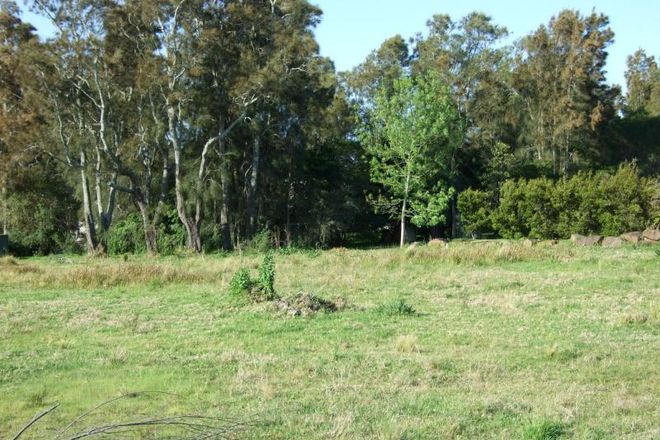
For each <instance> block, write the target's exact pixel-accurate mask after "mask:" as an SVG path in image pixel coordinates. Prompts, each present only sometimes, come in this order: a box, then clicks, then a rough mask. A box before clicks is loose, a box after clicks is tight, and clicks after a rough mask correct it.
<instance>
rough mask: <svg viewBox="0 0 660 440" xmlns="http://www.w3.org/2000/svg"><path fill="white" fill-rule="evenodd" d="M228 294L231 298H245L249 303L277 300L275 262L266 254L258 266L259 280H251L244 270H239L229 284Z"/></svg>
mask: <svg viewBox="0 0 660 440" xmlns="http://www.w3.org/2000/svg"><path fill="white" fill-rule="evenodd" d="M229 293H230V294H231V295H233V296H246V297H248V299H250V301H253V302H262V301H273V300H276V299H278V298H279V296H278V295H277V294H276V293H275V261H274V260H273V253H272V252H268V253H266V255H265V256H264V260H263V262H262V263H261V265H260V266H259V278H257V280H253V279H252V278H251V277H250V272H249V270H248V269H246V268H241V269H239V270H238V271H237V272H236V273H235V274H234V276H233V277H232V278H231V281H230V282H229Z"/></svg>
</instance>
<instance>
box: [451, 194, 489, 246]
mask: <svg viewBox="0 0 660 440" xmlns="http://www.w3.org/2000/svg"><path fill="white" fill-rule="evenodd" d="M457 204H458V211H459V212H460V214H461V226H462V228H463V231H464V232H465V234H467V235H468V236H471V237H474V236H477V235H480V234H483V233H487V232H492V231H493V223H492V220H491V212H492V210H493V206H492V205H493V204H492V195H491V194H490V193H489V192H487V191H480V190H476V189H467V190H465V191H463V192H462V193H460V194H459V195H458V201H457Z"/></svg>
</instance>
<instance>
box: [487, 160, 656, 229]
mask: <svg viewBox="0 0 660 440" xmlns="http://www.w3.org/2000/svg"><path fill="white" fill-rule="evenodd" d="M659 221H660V183H659V181H658V179H650V178H641V177H640V176H639V173H638V170H637V166H636V165H635V164H623V165H621V166H620V167H619V169H618V170H617V171H616V173H614V174H610V173H606V172H598V173H578V174H576V175H574V176H572V177H570V178H563V179H560V180H558V181H556V182H553V181H551V180H549V179H547V178H539V179H531V180H522V179H521V180H517V181H514V180H509V181H506V182H505V183H504V184H503V185H502V187H501V189H500V199H499V206H498V208H497V209H496V210H495V211H494V213H493V215H492V224H493V227H494V228H495V230H496V231H497V232H498V233H499V234H500V235H501V236H502V237H504V238H521V237H531V238H568V237H570V235H571V234H573V233H580V234H601V235H612V236H615V235H619V234H621V233H624V232H627V231H634V230H641V229H643V228H644V227H646V226H649V225H653V224H657V223H658V222H659Z"/></svg>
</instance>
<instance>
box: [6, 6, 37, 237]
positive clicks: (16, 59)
mask: <svg viewBox="0 0 660 440" xmlns="http://www.w3.org/2000/svg"><path fill="white" fill-rule="evenodd" d="M39 50H40V46H39V42H38V38H37V36H36V34H35V29H34V28H33V27H32V26H31V25H29V24H27V23H24V22H23V21H22V20H21V19H20V17H19V9H18V7H17V6H16V4H15V3H13V2H3V3H1V4H0V212H1V217H0V221H1V222H2V223H1V225H0V230H1V231H2V233H4V234H7V233H8V230H7V222H8V205H7V200H8V193H7V192H8V187H9V186H10V184H11V179H12V177H16V174H17V169H19V168H21V165H22V164H25V163H26V162H29V161H30V157H31V156H33V154H30V152H29V149H30V144H31V142H32V139H30V136H31V135H32V134H34V132H35V131H34V130H35V128H38V127H39V126H41V115H40V114H39V112H38V111H37V108H38V105H37V104H38V96H35V94H34V93H33V91H34V87H32V88H30V85H29V84H26V83H28V82H29V81H31V78H32V75H31V72H30V60H33V59H34V55H35V51H39ZM31 85H32V86H34V84H31Z"/></svg>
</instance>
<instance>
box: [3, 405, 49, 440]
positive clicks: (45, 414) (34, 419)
mask: <svg viewBox="0 0 660 440" xmlns="http://www.w3.org/2000/svg"><path fill="white" fill-rule="evenodd" d="M58 406H60V404H59V403H56V404H55V405H53V406H51V407H50V408H48V409H47V410H44V411H43V412H41V413H40V414H38V415H36V416H34V418H33V419H32V420H30V422H29V423H28V424H27V425H25V426H24V427H23V429H21V430H20V431H18V433H17V434H16V435H15V436H14V438H12V440H17V439H18V438H19V437H20V436H21V435H23V433H24V432H25V431H27V430H28V429H30V427H31V426H32V425H34V424H35V423H37V422H38V421H39V420H40V419H41V418H42V417H45V416H47V415H48V414H49V413H51V412H52V411H54V410H55V409H56V408H57V407H58Z"/></svg>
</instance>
